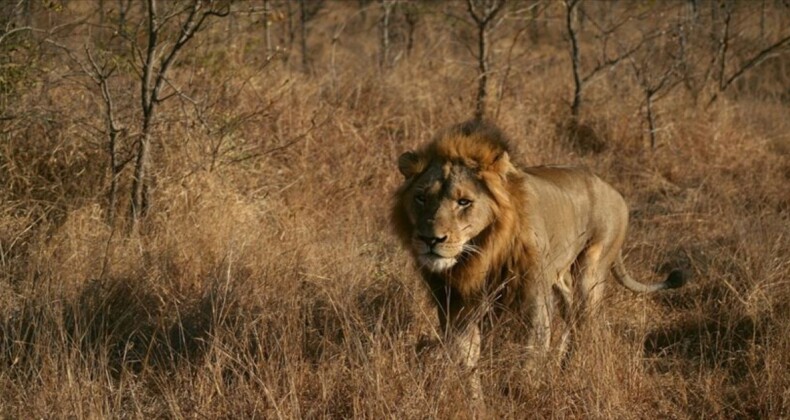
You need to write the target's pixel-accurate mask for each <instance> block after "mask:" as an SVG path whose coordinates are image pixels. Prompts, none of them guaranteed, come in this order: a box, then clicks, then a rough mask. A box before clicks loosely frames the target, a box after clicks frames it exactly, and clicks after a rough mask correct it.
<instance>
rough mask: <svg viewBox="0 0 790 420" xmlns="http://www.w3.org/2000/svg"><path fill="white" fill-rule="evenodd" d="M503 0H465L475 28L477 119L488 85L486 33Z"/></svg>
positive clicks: (481, 109)
mask: <svg viewBox="0 0 790 420" xmlns="http://www.w3.org/2000/svg"><path fill="white" fill-rule="evenodd" d="M504 4H505V1H504V0H467V1H466V6H467V11H468V12H469V15H470V16H471V17H472V20H473V21H474V23H475V25H476V29H477V66H478V79H477V96H476V98H475V114H474V118H475V119H477V120H480V119H483V117H484V116H485V105H486V95H487V92H486V89H487V86H488V75H489V62H488V33H489V31H490V30H491V28H492V27H493V26H495V25H493V23H494V19H495V18H496V16H497V15H498V14H499V12H500V11H501V10H502V6H504Z"/></svg>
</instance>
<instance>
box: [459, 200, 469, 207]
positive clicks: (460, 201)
mask: <svg viewBox="0 0 790 420" xmlns="http://www.w3.org/2000/svg"><path fill="white" fill-rule="evenodd" d="M470 204H472V200H467V199H466V198H462V199H460V200H458V205H459V206H461V207H466V206H468V205H470Z"/></svg>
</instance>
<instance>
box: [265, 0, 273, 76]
mask: <svg viewBox="0 0 790 420" xmlns="http://www.w3.org/2000/svg"><path fill="white" fill-rule="evenodd" d="M269 6H270V5H269V0H263V39H264V44H265V45H266V61H268V60H269V58H271V56H272V34H271V18H270V15H271V10H269Z"/></svg>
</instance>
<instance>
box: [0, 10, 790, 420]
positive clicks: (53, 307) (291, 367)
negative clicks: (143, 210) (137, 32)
mask: <svg viewBox="0 0 790 420" xmlns="http://www.w3.org/2000/svg"><path fill="white" fill-rule="evenodd" d="M769 3H771V2H769ZM451 6H452V5H450V6H443V7H450V8H451ZM354 8H356V3H353V4H352V3H330V4H329V5H328V6H327V7H326V8H325V9H324V10H323V11H322V12H321V13H320V14H319V17H318V18H316V20H315V21H314V23H313V24H312V25H313V26H312V29H311V38H310V51H311V57H312V67H313V70H312V72H311V73H310V74H305V73H303V72H301V71H299V70H298V67H299V65H298V58H299V57H298V51H294V52H293V53H292V57H291V62H290V63H288V64H286V63H284V62H283V61H282V60H281V59H279V58H277V59H275V60H274V61H272V62H271V63H269V64H267V65H264V59H263V53H262V48H263V46H262V39H261V35H260V34H259V33H258V32H256V31H259V30H260V27H259V26H255V25H254V24H253V21H254V20H255V19H256V18H254V17H250V16H248V15H246V14H239V15H238V16H236V17H234V20H233V25H230V24H228V23H227V19H226V20H217V21H216V22H215V24H214V25H213V26H211V27H210V28H209V30H208V31H207V32H205V33H201V34H199V35H198V36H197V37H196V40H195V43H194V44H193V45H191V48H188V50H187V51H185V53H184V54H183V57H182V61H181V64H180V65H178V66H177V67H176V68H174V71H173V74H172V79H173V81H174V83H175V84H176V85H179V86H184V87H185V88H186V89H190V92H189V93H190V94H191V95H193V97H194V98H195V99H196V100H197V101H198V103H200V107H197V108H196V107H194V106H193V105H192V104H191V103H189V102H184V101H179V100H178V99H177V98H175V99H171V100H169V101H168V102H165V103H163V105H162V108H161V109H160V115H159V117H158V119H157V121H158V124H157V126H156V128H155V147H154V156H155V157H154V166H153V167H154V184H153V185H154V189H153V191H152V197H153V201H152V202H153V207H152V209H151V213H150V215H149V216H148V217H147V218H146V219H145V220H144V224H143V229H142V230H141V231H140V232H139V233H137V234H134V235H127V234H126V229H125V228H124V226H123V225H122V223H119V224H118V225H117V226H109V225H107V223H106V220H105V215H106V212H107V208H106V195H105V194H106V191H107V189H108V185H109V180H108V171H107V169H106V166H107V157H106V146H105V143H104V142H106V138H105V137H104V136H103V135H102V134H101V133H100V132H99V129H100V128H101V127H102V119H101V117H102V114H101V103H100V100H99V97H98V96H97V94H96V91H95V89H94V88H92V87H91V88H85V87H84V86H82V85H81V84H80V83H82V82H84V78H81V76H80V74H79V72H78V71H76V67H75V66H74V64H73V62H71V61H70V60H69V59H68V58H67V57H66V56H65V55H64V54H63V53H62V51H61V50H60V49H58V48H54V47H52V46H50V45H47V44H37V43H36V42H34V41H30V40H28V41H25V42H27V44H25V46H24V48H19V49H15V50H13V51H11V50H7V51H11V52H9V53H8V56H7V57H8V59H7V60H6V61H4V62H3V66H4V67H2V68H3V71H4V72H5V73H4V78H3V80H2V86H0V87H2V88H3V92H4V93H3V94H4V96H5V97H4V99H3V100H2V101H1V102H0V105H2V109H0V111H2V112H0V114H2V115H4V116H8V117H9V118H4V119H3V120H2V121H0V139H1V141H0V179H2V186H0V257H1V258H0V283H1V284H0V303H1V304H0V416H1V417H4V418H62V417H78V418H104V417H135V418H161V417H166V418H171V417H173V418H182V417H188V418H192V417H209V418H216V417H229V416H232V417H237V418H252V417H257V418H344V417H362V418H383V417H392V418H456V417H459V416H460V417H464V416H467V417H468V416H469V415H470V414H469V413H470V411H468V409H469V408H470V407H469V406H468V405H469V398H468V395H465V393H464V384H465V380H464V378H463V376H462V373H461V372H460V371H459V370H457V369H455V367H454V366H453V365H452V364H450V363H449V362H448V361H447V358H446V357H444V355H443V353H442V351H441V349H440V348H435V349H433V350H430V351H426V352H418V351H417V349H418V347H420V346H419V343H421V342H422V341H424V340H425V339H426V338H429V337H431V336H432V335H433V334H435V328H437V325H436V321H435V319H434V318H435V317H434V312H433V310H432V307H431V305H430V302H429V301H428V299H427V296H426V292H425V290H424V288H423V287H422V285H421V284H420V282H419V280H418V279H417V275H416V273H415V271H414V269H413V267H412V266H411V263H410V261H409V258H408V256H407V254H406V253H405V252H404V251H403V250H401V249H400V248H399V246H398V244H397V243H396V241H395V238H394V237H393V235H391V234H390V233H389V227H388V226H389V223H388V219H387V217H388V213H389V211H388V209H389V206H390V199H391V194H392V192H393V191H394V189H395V187H396V186H397V184H398V182H400V179H399V174H398V173H397V170H396V167H395V164H394V162H395V160H396V157H397V156H398V154H399V153H401V152H402V151H405V150H407V149H409V148H411V147H413V146H415V145H417V144H419V143H420V142H422V141H425V140H427V139H428V138H430V136H431V135H432V134H433V133H434V132H435V131H436V130H437V129H439V128H441V127H443V126H445V125H447V124H451V123H454V122H457V121H460V120H462V119H465V118H466V117H467V116H469V115H471V111H472V109H473V108H474V107H473V104H472V102H471V99H472V98H473V93H474V89H475V73H474V72H475V69H474V64H473V60H472V59H471V57H470V56H469V55H468V53H467V52H466V50H465V49H464V47H463V46H462V45H460V44H461V43H462V42H463V40H464V39H465V38H463V37H461V38H459V37H457V36H455V35H453V33H454V32H453V31H456V32H459V31H460V32H463V31H464V29H463V26H462V25H460V24H455V26H453V25H452V21H451V20H450V19H449V18H447V17H446V16H443V15H441V14H429V15H425V17H424V21H423V22H422V23H421V26H419V27H418V29H419V30H418V31H417V33H416V36H417V42H416V44H415V50H414V51H413V52H412V54H411V56H410V57H406V56H401V57H400V58H399V60H398V61H397V62H396V63H395V65H394V66H393V68H392V69H390V70H387V71H379V69H378V68H377V67H376V66H375V63H376V61H375V59H374V58H371V57H376V51H377V44H376V38H375V36H374V34H375V33H376V32H375V31H376V29H375V19H376V18H377V13H379V12H378V9H377V8H376V6H375V3H374V4H373V5H372V6H370V8H369V9H368V12H367V14H354V13H353V11H354V10H352V9H354ZM463 10H464V9H463V7H460V8H458V10H456V12H457V13H463ZM558 11H559V9H558V8H557V7H556V6H551V7H550V9H549V11H548V12H547V13H549V15H548V16H555V17H557V16H558V15H557V13H558ZM38 13H39V14H40V15H39V16H37V21H36V23H38V24H41V25H45V24H49V25H53V26H54V25H56V24H57V23H58V22H67V21H70V20H71V19H74V18H76V17H80V16H82V15H84V14H85V13H86V11H85V10H81V9H80V8H79V4H78V5H77V6H74V5H72V6H71V8H69V7H66V8H65V9H64V10H59V11H53V10H42V11H39V12H38ZM551 13H553V14H554V15H551ZM750 16H752V18H753V17H754V16H753V15H750ZM788 16H790V15H788V11H787V10H786V8H781V6H780V7H779V8H777V10H775V13H771V14H770V15H769V16H768V20H767V26H766V27H767V29H768V30H769V35H771V34H774V35H777V36H778V34H779V33H780V32H781V30H782V28H785V29H786V27H787V26H788V25H787V23H788V22H789V21H790V19H789V18H788ZM343 22H345V24H346V26H345V27H344V28H343V31H342V32H341V36H340V37H339V38H338V39H339V41H338V42H336V43H331V42H330V39H331V37H332V34H334V33H337V31H338V28H339V27H340V26H339V25H340V24H341V23H343ZM515 24H516V23H512V22H511V23H508V24H505V25H504V26H503V27H502V29H500V32H499V34H500V35H498V36H497V37H496V38H495V39H496V40H497V41H496V42H497V43H498V44H496V45H498V46H497V48H495V53H498V55H497V56H495V60H494V66H495V70H497V71H498V72H497V73H496V74H495V75H494V77H493V82H494V84H493V86H492V91H494V92H497V94H496V95H495V96H497V97H498V95H499V93H500V92H501V98H499V99H498V100H496V101H494V100H492V102H491V105H490V107H491V108H490V109H491V111H492V113H493V114H494V118H495V119H496V121H497V122H498V123H499V124H500V125H501V126H502V127H503V128H504V129H505V131H507V132H508V133H510V134H511V136H512V138H513V139H514V141H515V143H516V146H517V148H518V150H519V152H520V156H521V159H522V160H523V161H524V162H526V163H528V164H539V163H548V162H559V163H580V164H585V165H588V166H590V167H592V168H593V169H594V170H595V171H596V172H597V173H599V174H601V176H602V177H603V178H604V179H606V180H608V181H610V182H611V183H613V184H614V185H615V186H616V187H617V188H618V189H619V190H620V191H621V192H623V194H624V195H625V196H626V198H627V200H628V201H629V203H630V204H631V210H632V220H633V222H632V225H631V230H630V235H629V239H628V241H627V244H626V253H627V263H628V265H629V266H630V267H631V271H632V274H634V276H635V277H638V278H640V279H643V281H648V280H650V281H652V280H653V279H657V278H658V274H656V273H657V272H666V271H667V270H669V269H671V268H674V267H678V266H681V267H683V268H685V269H686V270H688V271H689V272H690V273H692V275H693V277H692V280H691V282H690V284H688V285H687V286H686V287H685V288H683V289H681V290H678V291H671V292H668V293H664V294H659V295H653V296H635V295H633V294H630V293H628V292H626V291H623V290H621V288H619V287H618V286H612V287H610V288H609V289H608V292H607V293H608V296H607V300H606V307H605V308H603V310H602V311H601V318H602V319H601V320H600V322H599V323H598V326H597V327H594V328H590V330H589V331H584V336H585V337H586V338H587V343H585V344H584V345H583V346H582V349H581V350H580V351H579V352H578V353H576V354H575V356H574V358H573V360H571V363H570V366H569V367H568V368H567V369H565V370H559V369H555V368H547V370H546V371H545V372H543V373H542V374H540V375H531V374H529V373H528V372H527V371H526V370H525V369H522V366H523V364H524V358H525V357H526V354H525V351H524V349H523V348H522V347H521V346H520V343H521V342H523V337H518V336H517V337H511V338H507V339H501V338H499V339H498V338H497V337H498V336H499V335H500V334H499V333H498V332H497V331H496V328H495V329H494V331H491V332H490V333H489V334H488V337H487V338H486V346H485V347H484V353H485V355H484V357H483V359H482V361H481V363H482V367H481V374H482V377H483V383H484V389H485V390H486V400H487V405H488V414H489V415H490V416H491V417H492V418H500V417H504V418H523V417H524V416H529V417H549V418H555V417H561V418H565V417H575V418H582V417H583V418H654V417H673V418H700V417H723V418H732V417H735V418H743V417H765V418H769V417H772V418H777V417H786V416H788V415H790V352H788V351H787V350H788V349H790V304H788V302H790V283H789V282H790V220H789V219H790V216H788V215H789V213H788V212H789V211H790V188H788V185H790V162H788V156H790V154H788V153H790V137H789V136H788V133H790V123H789V122H788V119H787V115H788V102H787V98H784V99H783V100H784V102H782V100H781V99H777V98H778V96H777V95H781V92H777V89H779V90H781V89H784V91H785V92H787V89H790V87H788V85H787V80H784V82H782V81H781V80H780V81H779V82H777V80H776V79H773V78H772V79H771V80H770V81H768V82H766V83H765V84H759V83H758V82H756V81H755V80H758V81H759V78H757V77H756V76H755V78H750V79H749V83H744V86H742V87H740V88H739V89H741V90H733V92H732V93H731V94H729V95H725V96H724V97H722V98H720V99H719V100H718V101H717V102H716V103H714V104H713V105H712V106H711V107H709V108H705V107H704V106H703V104H695V103H694V99H693V97H692V96H693V95H691V94H689V93H688V92H687V91H686V90H684V88H683V87H682V86H681V87H678V88H677V89H675V90H673V91H672V93H671V94H669V95H667V96H666V97H664V98H662V99H661V100H660V102H658V103H657V105H656V107H657V111H658V118H659V125H660V128H661V131H660V134H659V137H658V138H659V147H658V148H656V149H655V150H650V148H649V146H648V143H647V138H646V136H645V135H644V127H645V124H644V118H643V116H642V114H641V113H640V107H641V100H642V98H641V97H640V94H639V91H638V89H637V88H636V86H635V82H634V81H633V80H631V79H630V78H629V77H630V76H629V74H630V73H629V70H628V68H626V67H618V68H617V69H616V71H613V72H611V74H607V75H605V76H604V77H602V78H601V79H600V80H599V81H597V82H596V83H595V84H594V85H593V86H594V88H591V89H590V91H589V96H588V98H587V101H588V102H587V105H586V107H585V108H584V111H583V112H584V118H585V121H586V122H587V123H588V124H589V126H590V127H592V128H593V129H595V131H596V133H597V135H598V136H600V138H602V139H604V141H605V142H606V147H605V149H604V150H603V151H602V152H600V153H598V154H594V155H581V154H578V153H576V152H574V151H573V150H571V149H569V148H568V147H567V146H566V145H564V144H562V142H561V141H559V139H560V138H561V137H562V135H561V133H560V132H559V131H558V127H562V126H563V124H567V111H566V109H567V108H568V104H567V103H566V102H564V100H563V98H568V97H569V94H570V83H571V78H570V70H569V67H568V66H569V60H568V53H567V51H566V49H567V48H566V44H565V42H564V41H563V39H562V33H561V32H560V29H561V27H560V26H559V25H560V24H559V22H555V21H550V23H549V26H547V29H546V31H547V32H546V33H545V34H544V35H543V37H542V38H540V39H539V42H538V44H536V45H533V44H531V43H530V41H529V40H528V39H527V37H524V38H522V39H521V40H520V41H519V42H520V44H518V45H519V47H518V48H515V49H514V53H513V54H512V56H511V62H510V63H509V64H510V65H511V66H512V69H511V70H510V72H509V73H508V79H507V80H503V78H502V76H503V74H504V72H503V71H502V70H501V69H503V68H504V66H505V65H506V64H507V63H505V62H504V60H505V59H504V57H505V56H506V53H507V49H508V48H509V46H510V42H511V41H512V39H513V35H512V34H510V33H509V32H508V31H510V30H511V29H512V28H510V26H508V25H515ZM742 24H743V25H746V24H745V23H742ZM278 25H280V24H278ZM277 27H279V26H277ZM228 30H234V31H235V32H233V33H229V32H228ZM97 31H98V30H97ZM94 35H95V34H94ZM743 36H747V35H743ZM57 37H58V41H59V42H61V43H63V44H65V45H71V46H75V47H74V48H75V51H77V52H79V48H77V47H76V46H79V45H82V44H83V43H85V42H86V39H90V38H87V35H86V29H84V28H82V29H81V27H76V28H70V29H68V30H66V31H65V32H62V33H59V34H57ZM31 39H33V38H31ZM20 42H21V41H20ZM400 45H401V44H397V43H396V44H395V47H398V46H400ZM585 45H586V44H585ZM7 47H8V46H7V45H2V48H3V49H4V50H6V49H7ZM587 48H592V44H590V45H587ZM733 48H735V47H733ZM119 54H121V53H119ZM743 54H745V53H743ZM778 57H779V58H783V59H784V60H785V61H784V66H785V68H786V66H787V65H788V63H790V61H787V58H788V57H787V53H786V52H785V53H784V55H783V56H782V55H779V56H778ZM8 63H11V64H13V65H14V66H11V65H8ZM772 63H779V62H778V61H776V60H774V61H772ZM780 64H781V63H779V64H771V66H773V67H771V69H774V68H775V67H776V66H777V65H780ZM19 66H24V67H25V68H26V69H27V70H26V72H20V71H19ZM9 69H11V70H13V72H11V70H9ZM75 71H76V72H75ZM124 71H125V72H123V71H122V72H120V73H119V74H118V75H117V76H116V77H115V78H114V79H113V83H114V89H116V92H117V94H118V95H119V96H118V99H117V101H118V106H119V113H120V115H121V116H122V117H123V118H125V120H126V121H131V122H133V121H136V120H135V118H139V115H138V114H139V112H138V111H137V110H136V108H135V107H136V106H137V105H138V102H137V100H136V99H134V98H133V97H131V96H132V95H134V94H136V92H137V90H136V89H137V88H136V85H135V84H134V83H135V79H134V73H133V72H132V71H131V70H124ZM759 71H761V70H760V67H758V68H756V69H755V70H754V72H755V74H759ZM766 71H768V70H766ZM774 71H775V70H770V71H769V73H770V72H774ZM771 74H773V73H771ZM12 76H13V77H12ZM777 83H779V85H778V87H777V86H776V84H777ZM750 84H751V85H754V84H757V85H756V86H757V87H754V86H751V85H750ZM750 86H751V87H750ZM766 90H768V91H769V93H771V94H777V95H767V96H758V95H756V94H750V93H754V92H758V93H759V92H763V91H766ZM121 92H130V93H128V94H126V96H127V97H124V95H122V94H121ZM255 111H257V112H255ZM130 130H131V131H134V130H135V128H134V127H130ZM125 144H126V146H125V147H126V148H127V149H128V148H130V147H131V144H132V142H131V141H130V140H129V139H128V138H127V139H126V143H125ZM122 175H123V178H122V179H123V181H122V183H121V186H122V191H124V197H123V198H124V200H121V201H122V202H121V203H120V204H119V206H123V208H121V207H119V211H120V212H121V213H119V214H124V213H123V212H124V211H126V208H127V206H128V202H126V201H125V197H126V195H128V193H127V191H128V188H129V179H130V177H131V173H130V168H126V170H125V171H124V172H123V174H122ZM525 413H529V414H525Z"/></svg>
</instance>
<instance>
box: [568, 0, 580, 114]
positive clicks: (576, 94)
mask: <svg viewBox="0 0 790 420" xmlns="http://www.w3.org/2000/svg"><path fill="white" fill-rule="evenodd" d="M580 1H581V0H566V1H565V28H566V29H567V31H568V37H569V39H570V43H571V68H572V70H573V102H572V103H571V115H572V116H573V118H574V119H576V120H578V119H579V108H581V104H582V79H581V76H580V75H579V72H580V71H581V69H580V67H581V52H580V51H579V39H578V37H577V36H576V27H575V26H574V24H573V22H574V21H575V20H576V13H578V9H577V8H576V7H577V6H578V5H579V2H580Z"/></svg>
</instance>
